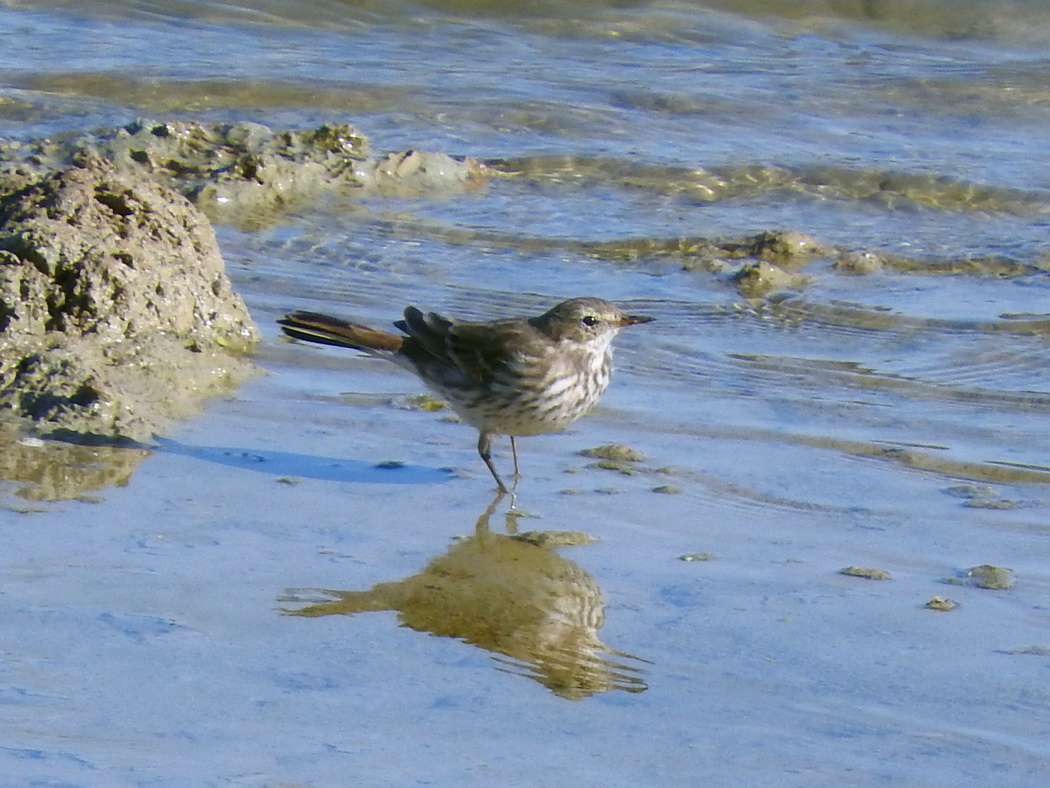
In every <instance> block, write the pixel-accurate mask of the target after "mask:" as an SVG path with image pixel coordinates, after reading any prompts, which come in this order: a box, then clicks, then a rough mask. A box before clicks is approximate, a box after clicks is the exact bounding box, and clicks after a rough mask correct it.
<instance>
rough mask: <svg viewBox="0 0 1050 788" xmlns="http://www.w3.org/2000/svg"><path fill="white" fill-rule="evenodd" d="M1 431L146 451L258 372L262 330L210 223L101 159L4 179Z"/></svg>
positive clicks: (19, 171) (8, 173) (178, 199)
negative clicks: (136, 445) (118, 442)
mask: <svg viewBox="0 0 1050 788" xmlns="http://www.w3.org/2000/svg"><path fill="white" fill-rule="evenodd" d="M0 194H2V196H0V339H2V345H0V419H3V420H4V421H5V422H8V423H9V425H13V426H15V427H19V428H22V429H23V430H25V429H26V428H28V429H30V430H31V431H32V432H34V433H36V434H39V435H45V436H61V437H65V438H68V439H72V440H75V441H79V442H110V441H112V440H113V439H131V440H142V439H147V438H149V436H150V435H151V434H152V433H153V432H156V431H162V430H164V429H165V427H166V426H167V425H168V424H169V423H170V422H171V420H173V419H178V418H184V417H186V416H187V415H189V414H191V413H194V412H196V410H197V409H198V408H199V406H200V403H201V401H202V400H203V399H205V398H206V397H209V396H213V395H215V394H218V393H220V392H222V391H226V390H228V389H229V388H230V387H231V386H235V385H237V384H238V383H239V382H241V381H243V380H244V379H245V378H246V377H247V376H249V375H250V374H251V373H252V371H253V365H252V363H251V361H250V360H249V359H248V358H247V356H246V355H245V354H246V352H247V351H249V350H250V349H251V348H252V346H253V345H254V343H255V342H256V340H257V328H256V326H255V324H254V322H253V321H252V319H251V317H250V316H249V314H248V311H247V309H246V307H245V306H244V302H243V301H242V300H241V298H240V296H238V295H237V294H236V293H234V292H233V290H232V288H231V286H230V281H229V278H228V277H227V276H226V273H225V268H224V264H223V260H222V256H221V254H220V252H219V248H218V245H217V243H216V240H215V235H214V232H213V230H212V227H211V225H210V224H209V222H208V220H207V219H206V218H205V217H204V215H203V214H202V213H201V212H200V211H199V210H198V209H196V208H195V207H194V206H193V205H192V204H191V203H190V202H189V201H187V200H186V199H185V198H183V197H182V196H180V195H178V194H176V193H174V192H173V191H171V190H170V189H168V188H166V187H164V186H162V185H160V184H157V183H155V182H153V181H151V180H149V179H146V178H142V177H137V176H136V175H135V174H134V173H128V172H126V171H121V170H120V169H119V168H117V167H115V166H114V165H113V164H112V163H110V162H108V161H105V160H103V159H100V158H97V157H92V156H82V157H79V158H78V159H77V160H76V162H75V164H73V165H72V166H69V167H66V168H64V169H61V170H57V171H53V172H48V171H44V172H43V173H41V172H40V171H39V170H33V169H30V168H25V167H23V168H14V167H12V168H9V169H7V170H5V171H4V172H3V174H2V177H0Z"/></svg>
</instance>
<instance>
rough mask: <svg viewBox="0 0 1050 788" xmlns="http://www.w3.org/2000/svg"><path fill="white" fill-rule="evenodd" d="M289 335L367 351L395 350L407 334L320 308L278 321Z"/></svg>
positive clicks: (291, 313) (295, 313)
mask: <svg viewBox="0 0 1050 788" xmlns="http://www.w3.org/2000/svg"><path fill="white" fill-rule="evenodd" d="M277 322H278V323H279V324H280V326H281V328H282V329H283V330H284V333H286V334H287V335H288V336H290V337H294V338H295V339H303V340H305V341H307V342H316V343H318V344H320V345H335V346H336V347H349V348H353V349H354V350H363V351H364V352H366V353H375V352H376V351H379V352H380V353H383V352H386V353H396V352H397V351H399V350H400V349H401V344H402V343H403V342H404V337H399V336H397V335H396V334H388V333H387V332H385V331H376V330H375V329H374V328H369V327H368V326H362V325H359V324H357V323H351V322H349V321H347V320H341V319H339V318H338V317H329V316H328V315H322V314H320V313H318V312H289V313H288V314H287V315H285V316H284V317H283V318H282V319H281V320H278V321H277Z"/></svg>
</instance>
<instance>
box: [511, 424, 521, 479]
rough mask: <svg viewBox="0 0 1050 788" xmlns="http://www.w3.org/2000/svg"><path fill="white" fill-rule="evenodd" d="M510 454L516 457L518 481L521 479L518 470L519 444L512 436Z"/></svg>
mask: <svg viewBox="0 0 1050 788" xmlns="http://www.w3.org/2000/svg"><path fill="white" fill-rule="evenodd" d="M510 453H511V454H513V455H514V478H515V480H517V479H520V478H521V472H520V471H519V470H518V444H517V443H515V442H514V436H513V435H511V436H510Z"/></svg>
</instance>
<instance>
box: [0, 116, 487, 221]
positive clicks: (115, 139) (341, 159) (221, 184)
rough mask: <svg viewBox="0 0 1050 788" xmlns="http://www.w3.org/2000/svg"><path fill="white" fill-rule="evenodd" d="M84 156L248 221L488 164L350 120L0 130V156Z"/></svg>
mask: <svg viewBox="0 0 1050 788" xmlns="http://www.w3.org/2000/svg"><path fill="white" fill-rule="evenodd" d="M85 156H89V157H96V158H102V159H106V160H108V161H110V162H112V163H113V164H115V165H116V166H117V167H118V168H120V169H121V170H122V171H124V172H127V173H130V174H134V175H136V176H142V177H148V178H150V179H151V180H153V181H156V182H157V183H160V184H162V185H164V186H167V187H169V188H171V189H173V190H175V191H177V192H179V193H180V194H182V195H183V196H184V197H187V198H188V199H189V200H190V201H192V202H193V203H194V204H195V205H197V207H199V208H200V209H201V210H203V211H204V212H205V213H206V214H207V215H208V216H209V218H211V219H212V221H216V222H222V223H227V224H232V225H235V226H238V227H241V228H243V229H256V228H258V227H263V226H266V225H268V224H271V223H273V222H274V221H277V220H279V219H280V218H281V216H283V215H284V214H285V213H287V212H288V211H290V210H293V209H296V208H301V207H302V206H304V205H309V204H311V203H313V202H315V201H316V200H318V199H320V198H322V197H324V196H332V195H338V194H341V193H342V194H349V193H354V192H360V191H369V192H375V193H379V194H385V195H397V196H402V197H422V196H428V195H430V196H432V195H434V194H442V193H459V192H462V191H464V190H469V189H473V188H476V187H477V186H478V185H480V184H482V183H484V182H485V181H486V179H487V178H488V177H489V175H490V174H491V173H490V170H489V169H488V168H487V167H486V166H485V165H484V164H482V163H481V162H479V161H477V160H475V159H472V158H470V157H453V156H448V155H446V154H443V153H427V152H424V151H405V152H403V153H392V154H388V155H386V156H383V157H380V158H376V157H375V156H373V155H372V152H371V144H370V143H369V141H368V139H367V138H366V137H365V136H364V135H362V134H361V133H359V132H358V131H357V129H356V128H355V127H354V126H352V125H351V124H349V123H330V124H324V125H322V126H319V127H317V128H314V129H301V130H300V129H271V128H270V127H269V126H265V125H263V124H261V123H212V124H208V123H196V122H184V121H174V120H171V121H157V120H150V119H147V118H143V119H139V120H136V121H133V122H132V123H129V124H127V125H125V126H121V127H118V128H115V129H110V130H104V131H101V132H97V133H88V134H84V135H81V136H79V137H76V138H74V139H70V140H58V141H56V140H39V141H36V142H33V143H29V144H24V143H19V142H13V141H4V140H0V159H6V160H8V161H20V162H23V163H26V164H33V165H43V166H45V167H48V168H51V169H57V168H60V167H65V166H68V165H69V164H70V163H71V162H75V161H76V160H77V159H78V158H82V157H85Z"/></svg>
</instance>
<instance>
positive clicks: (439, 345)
mask: <svg viewBox="0 0 1050 788" xmlns="http://www.w3.org/2000/svg"><path fill="white" fill-rule="evenodd" d="M652 320H653V318H651V317H646V316H644V315H625V314H624V313H623V312H621V311H620V309H619V308H618V307H616V306H615V305H613V304H610V303H609V302H608V301H602V300H601V299H600V298H573V299H570V300H569V301H563V302H562V303H560V304H558V305H557V306H556V307H554V308H553V309H551V310H550V311H549V312H546V313H544V314H542V315H540V316H539V317H531V318H520V319H516V320H496V321H492V322H486V323H461V322H456V321H452V320H448V319H447V318H444V317H442V316H441V315H438V314H435V313H433V312H429V313H426V314H424V313H423V312H421V311H419V310H418V309H416V308H415V307H414V306H410V307H408V308H406V309H405V319H404V320H398V321H397V322H395V323H394V325H395V326H396V327H397V328H398V329H399V330H401V331H402V332H404V334H405V336H398V335H397V334H389V333H387V332H385V331H377V330H375V329H374V328H368V327H367V326H362V325H359V324H357V323H351V322H349V321H346V320H341V319H339V318H336V317H329V316H327V315H322V314H318V313H316V312H291V313H289V314H287V315H285V317H284V318H283V319H282V320H279V321H277V322H278V323H280V325H281V327H282V328H283V329H284V333H286V334H288V336H291V337H294V338H296V339H304V340H306V341H308V342H318V343H320V344H323V345H336V346H338V347H349V348H353V349H355V350H360V351H362V352H365V353H368V354H369V355H372V356H378V357H380V358H386V359H389V360H390V361H393V362H394V363H395V364H397V365H398V366H401V367H404V368H405V369H407V370H409V371H411V372H415V373H416V374H417V375H418V376H419V377H420V378H422V380H423V382H424V383H426V385H427V386H428V387H429V388H431V389H432V390H433V391H435V392H436V393H437V394H439V395H441V396H442V397H443V398H444V399H446V400H447V401H448V403H449V405H450V406H451V407H452V409H453V410H454V411H455V412H456V413H458V414H459V416H460V418H462V419H463V421H465V422H467V423H468V424H470V425H471V426H473V427H474V428H475V429H477V430H478V432H479V433H480V435H479V437H478V454H480V455H481V459H482V460H484V461H485V465H487V466H488V469H489V470H490V471H491V472H492V477H493V478H494V479H495V480H496V485H497V486H498V487H499V489H500V491H501V492H507V487H506V485H504V484H503V480H502V479H501V478H500V475H499V473H498V472H497V471H496V466H495V465H494V464H493V462H492V439H493V438H494V437H495V436H496V435H509V436H510V446H511V451H512V452H513V454H514V476H515V478H517V477H518V476H519V475H520V474H519V473H518V447H517V445H516V443H515V441H514V439H515V438H517V437H520V436H525V435H542V434H544V433H548V432H557V431H558V430H560V429H562V428H564V427H566V426H568V425H569V424H572V422H574V421H576V419H578V418H580V416H582V415H583V414H584V413H586V412H587V411H588V410H590V409H591V406H592V405H594V403H595V402H597V401H598V398H599V397H601V395H602V393H603V392H604V391H605V389H606V388H607V387H608V386H609V376H610V374H611V372H612V358H611V348H610V345H611V343H612V341H613V338H614V337H615V336H616V335H617V334H618V333H620V329H622V328H625V327H626V326H631V325H635V324H637V323H648V322H650V321H652Z"/></svg>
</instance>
